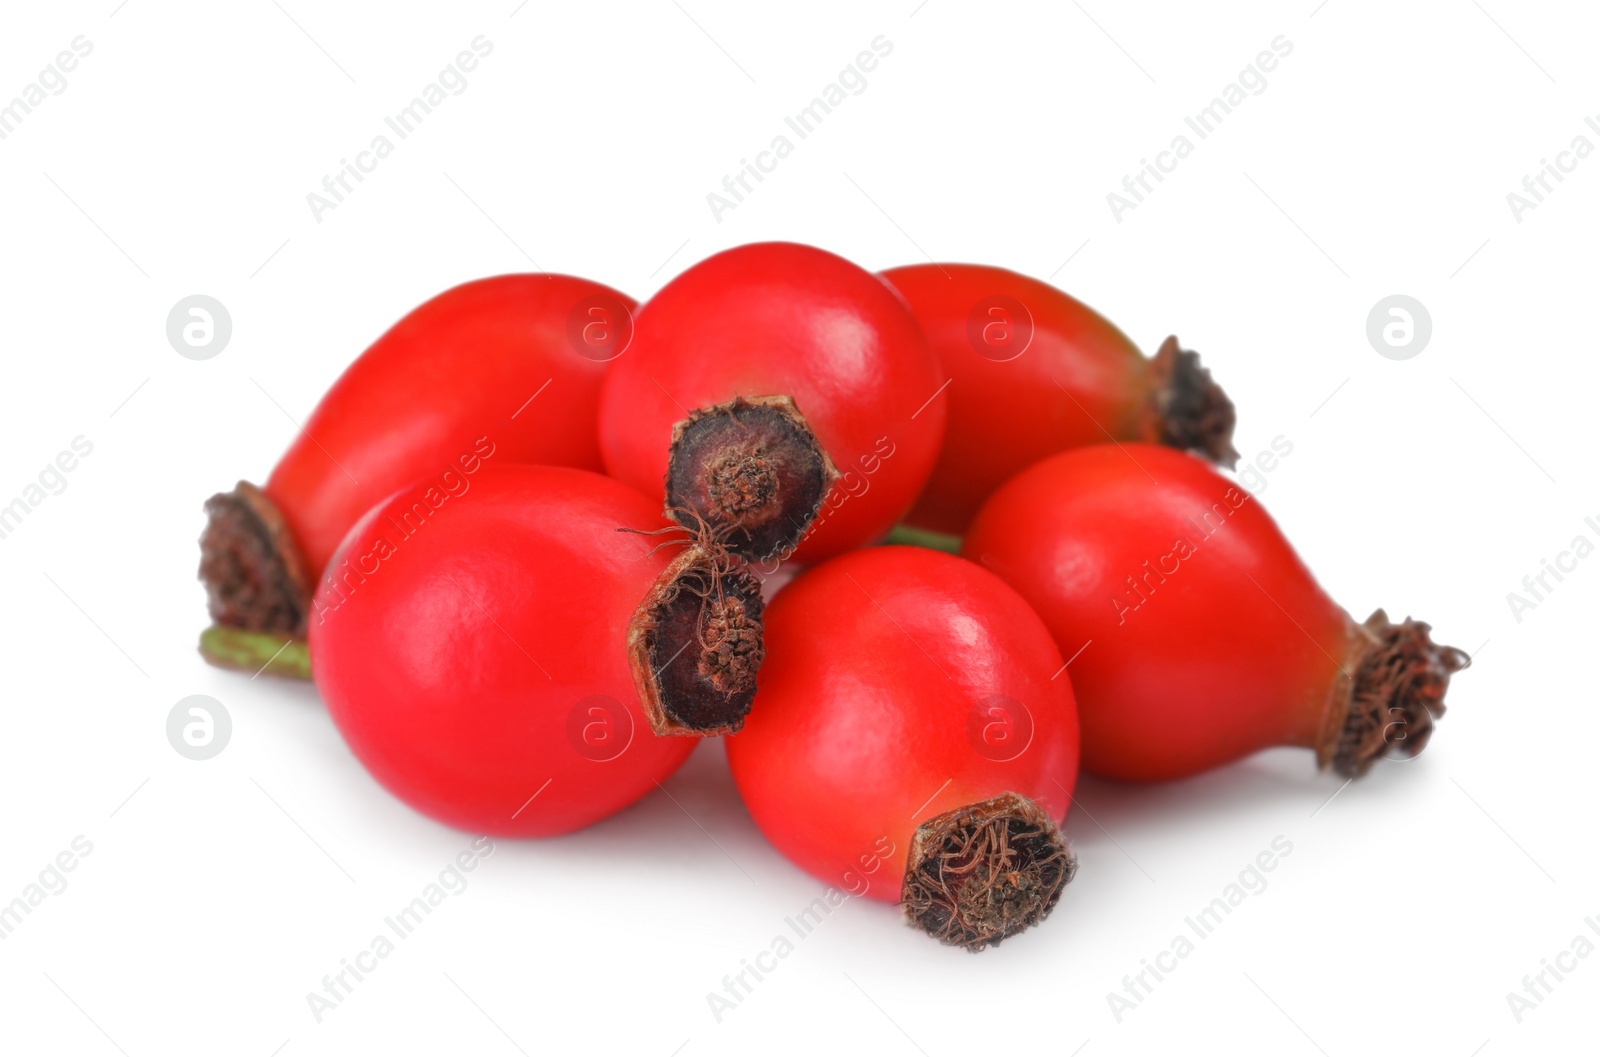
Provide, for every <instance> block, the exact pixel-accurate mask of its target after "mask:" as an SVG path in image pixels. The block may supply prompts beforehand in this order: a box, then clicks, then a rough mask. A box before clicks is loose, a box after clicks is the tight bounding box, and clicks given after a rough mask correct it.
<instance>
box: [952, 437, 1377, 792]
mask: <svg viewBox="0 0 1600 1057" xmlns="http://www.w3.org/2000/svg"><path fill="white" fill-rule="evenodd" d="M1218 504H1221V505H1222V506H1223V507H1224V508H1226V509H1227V510H1229V511H1231V513H1228V514H1227V515H1226V516H1224V515H1223V514H1220V513H1217V512H1216V509H1215V508H1216V506H1217V505H1218ZM1208 512H1209V515H1210V516H1209V518H1207V517H1206V515H1207V514H1208ZM1188 519H1193V521H1190V520H1188ZM1196 525H1201V526H1205V527H1208V528H1210V529H1211V532H1212V534H1211V535H1209V536H1207V535H1204V534H1203V533H1202V531H1201V530H1200V529H1199V528H1197V527H1196ZM1217 526H1220V527H1217ZM1180 539H1184V540H1187V541H1188V542H1189V544H1190V548H1191V550H1192V553H1189V554H1188V556H1187V557H1181V556H1180V551H1181V550H1182V548H1179V547H1176V546H1175V544H1176V543H1177V541H1178V540H1180ZM962 552H963V553H964V554H965V555H966V556H967V557H969V558H971V559H973V560H974V561H977V562H980V563H981V564H983V565H984V566H985V567H987V568H989V569H992V570H994V571H995V572H996V573H998V574H999V575H1000V576H1001V577H1002V578H1004V579H1005V580H1006V581H1007V582H1008V583H1010V584H1011V585H1012V586H1014V587H1015V588H1016V589H1017V590H1018V591H1020V592H1021V593H1022V594H1023V596H1024V597H1026V598H1027V599H1028V601H1029V602H1030V603H1032V605H1033V608H1034V609H1035V610H1037V611H1038V613H1039V615H1040V616H1041V617H1043V618H1044V622H1045V623H1046V624H1047V625H1048V626H1049V628H1050V631H1051V633H1052V634H1054V635H1055V637H1056V643H1057V645H1059V646H1060V647H1061V652H1062V653H1063V655H1065V656H1067V657H1073V656H1074V655H1076V657H1075V659H1074V660H1073V661H1072V664H1071V667H1070V669H1069V670H1070V671H1071V673H1072V682H1073V687H1074V689H1075V690H1076V691H1077V694H1078V713H1079V717H1080V719H1081V720H1082V724H1083V764H1084V768H1085V769H1086V770H1088V771H1091V772H1093V773H1095V774H1099V775H1103V776H1105V777H1109V778H1122V779H1133V780H1140V781H1158V780H1164V779H1170V778H1182V777H1185V776H1187V775H1192V774H1197V773H1199V772H1202V771H1207V770H1210V769H1211V768H1213V767H1218V766H1220V765H1222V764H1225V763H1228V762H1229V761H1232V760H1236V759H1239V758H1240V757H1243V756H1247V755H1249V754H1250V753H1253V752H1256V751H1257V750H1259V749H1264V748H1268V747H1271V746H1275V745H1298V746H1306V747H1313V746H1315V744H1316V742H1317V740H1318V736H1319V734H1320V732H1321V730H1322V724H1323V722H1324V719H1325V717H1326V716H1327V712H1328V709H1329V708H1330V706H1331V705H1332V703H1333V700H1334V694H1335V691H1336V686H1337V683H1338V682H1339V680H1340V679H1341V676H1340V671H1339V667H1338V666H1339V665H1343V664H1345V663H1346V661H1347V658H1348V656H1349V652H1350V650H1351V649H1352V647H1353V644H1354V641H1355V640H1354V638H1353V636H1354V634H1355V631H1354V628H1353V626H1352V623H1351V621H1350V618H1349V616H1348V615H1347V614H1346V613H1345V611H1344V610H1343V609H1341V608H1339V606H1338V605H1336V604H1334V602H1333V601H1332V600H1331V599H1329V598H1328V596H1327V595H1326V594H1324V593H1323V591H1322V589H1321V588H1320V587H1318V586H1317V583H1316V581H1315V580H1313V579H1312V577H1311V573H1310V572H1309V571H1308V570H1307V569H1306V567H1305V565H1304V564H1303V563H1302V562H1301V561H1300V559H1299V557H1298V556H1297V555H1296V554H1295V552H1294V550H1293V548H1291V547H1290V546H1289V543H1288V541H1287V540H1285V539H1284V537H1283V534H1282V533H1281V532H1280V531H1279V529H1278V526H1277V525H1276V524H1275V523H1274V522H1273V520H1272V518H1271V517H1269V516H1268V515H1267V512H1266V511H1265V510H1264V509H1262V507H1261V504H1260V503H1259V502H1257V501H1256V500H1255V499H1253V498H1249V496H1248V493H1246V492H1245V491H1244V490H1243V489H1241V488H1240V487H1239V485H1238V484H1237V483H1236V482H1234V481H1232V480H1230V479H1228V478H1226V477H1224V476H1223V475H1221V474H1219V473H1217V472H1216V471H1215V470H1213V469H1211V467H1210V466H1208V465H1207V464H1206V463H1204V462H1202V461H1201V460H1200V459H1198V458H1196V457H1194V456H1191V455H1185V454H1183V453H1182V452H1178V451H1174V450H1172V449H1170V448H1163V447H1159V446H1155V445H1147V444H1125V445H1122V446H1121V447H1120V448H1119V447H1116V446H1113V445H1109V444H1107V445H1100V446H1097V447H1093V448H1082V449H1079V450H1077V451H1071V452H1066V453H1063V454H1061V455H1057V456H1054V457H1052V458H1050V459H1047V460H1045V461H1044V462H1041V463H1039V464H1037V465H1035V466H1033V467H1030V468H1029V469H1028V470H1025V471H1024V472H1023V473H1021V474H1018V475H1017V476H1016V477H1014V478H1012V479H1011V480H1010V481H1008V482H1007V483H1006V484H1005V485H1004V486H1003V487H1002V488H1001V489H1000V490H999V491H997V492H996V493H995V494H994V496H993V497H992V498H991V499H990V500H989V501H988V503H986V504H984V507H983V509H982V510H981V511H980V512H979V514H978V517H977V518H976V520H974V521H973V523H972V529H971V531H970V532H969V533H968V534H967V537H966V539H965V541H964V543H963V547H962ZM1147 560H1148V561H1149V562H1150V569H1152V570H1154V572H1149V571H1147V570H1146V567H1145V565H1144V563H1145V562H1146V561H1147ZM1174 566H1175V567H1176V568H1175V571H1171V572H1167V571H1168V570H1173V569H1174ZM1164 573H1165V574H1166V575H1165V581H1164V582H1163V581H1162V579H1160V577H1161V576H1162V575H1163V574H1164ZM1130 576H1131V577H1135V578H1136V580H1137V581H1138V582H1139V583H1140V584H1141V585H1142V591H1143V593H1144V595H1145V598H1144V600H1143V601H1142V602H1141V601H1140V595H1139V594H1135V593H1133V590H1132V589H1131V588H1130V587H1129V586H1128V584H1127V582H1126V580H1127V578H1128V577H1130ZM1252 581H1254V582H1252ZM1114 599H1119V600H1121V602H1120V605H1119V604H1118V602H1116V601H1113V600H1114ZM1135 603H1139V604H1138V606H1137V608H1131V609H1129V610H1124V609H1122V608H1121V607H1122V606H1127V607H1132V606H1134V604H1135ZM1085 643H1088V645H1087V646H1085ZM1080 649H1081V650H1082V653H1079V652H1078V651H1079V650H1080Z"/></svg>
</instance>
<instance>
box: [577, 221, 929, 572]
mask: <svg viewBox="0 0 1600 1057" xmlns="http://www.w3.org/2000/svg"><path fill="white" fill-rule="evenodd" d="M943 381H944V378H943V376H942V374H941V373H940V370H939V365H938V361H937V360H936V359H935V357H934V355H933V353H932V352H930V351H929V349H928V347H927V344H926V343H925V342H924V341H923V339H922V334H921V332H920V331H919V330H918V329H917V325H916V322H915V321H914V320H912V318H911V316H910V314H909V313H908V312H907V311H906V308H905V306H904V304H902V303H901V301H900V299H899V298H898V297H896V296H895V294H894V292H893V291H892V290H890V289H889V288H888V287H887V286H886V285H884V283H883V282H882V281H880V280H879V279H877V278H876V277H875V276H873V275H871V274H870V273H868V272H865V271H862V270H861V269H860V268H858V267H856V266H855V265H854V264H851V263H850V262H849V261H846V260H844V259H843V258H841V257H836V256H834V255H833V254H831V253H825V252H823V251H822V250H818V249H813V248H811V247H809V246H799V245H794V244H792V243H781V242H772V243H761V244H756V245H750V246H741V247H739V248H737V249H732V250H728V251H726V252H724V253H719V254H717V255H716V256H714V257H711V258H709V259H707V260H704V261H701V262H700V263H699V264H697V265H695V266H694V267H692V268H690V269H689V270H688V271H686V272H684V273H683V274H682V275H680V276H678V277H677V278H676V279H674V280H672V282H670V283H668V284H667V285H666V286H665V287H663V288H662V290H661V291H660V292H659V293H657V294H656V296H655V297H653V298H651V299H650V301H649V302H648V303H647V304H646V305H645V306H644V307H643V308H642V309H640V311H639V317H638V320H637V324H636V328H635V334H634V339H633V344H632V346H631V347H630V348H629V350H628V354H627V355H626V356H624V357H623V358H622V359H621V360H619V361H618V362H617V364H616V367H615V368H614V369H613V370H612V372H611V375H610V377H609V378H608V379H607V381H606V385H605V389H604V392H603V394H602V397H601V404H600V443H601V448H602V450H603V452H604V455H605V462H606V468H607V470H608V471H609V472H610V473H611V474H612V476H614V477H616V478H618V479H619V480H622V481H626V482H627V483H628V484H631V485H632V486H634V487H635V488H637V489H639V490H640V491H642V492H644V493H645V494H647V495H650V496H659V497H661V498H662V499H663V502H664V505H665V508H666V510H667V514H668V516H669V517H671V518H673V519H674V520H676V521H678V522H679V523H680V524H683V525H685V526H686V527H690V528H693V529H695V530H696V531H699V529H700V527H701V526H702V525H703V526H704V527H705V528H706V529H707V530H709V532H710V533H711V534H712V535H713V537H714V538H715V539H717V540H718V541H720V542H723V543H725V544H726V545H727V547H728V548H729V549H730V550H732V551H734V552H736V553H738V554H739V555H741V556H742V557H744V558H746V559H750V560H767V559H773V558H779V559H782V558H788V557H790V556H791V555H792V556H793V557H795V558H796V560H798V561H801V562H809V561H815V560H819V559H821V558H823V557H826V556H828V555H830V554H835V553H838V552H840V551H843V550H848V549H849V548H851V547H855V546H859V545H861V544H863V543H867V542H870V541H872V540H873V539H876V538H878V537H879V536H882V535H883V534H884V533H886V532H887V531H888V530H889V528H890V527H891V526H892V525H893V524H894V522H895V520H896V519H897V518H899V517H900V515H901V514H902V513H904V512H905V510H906V508H907V507H909V506H910V505H911V503H912V501H913V500H914V499H915V498H916V495H917V492H918V491H919V490H920V489H921V487H922V485H923V482H924V481H925V480H926V479H927V475H928V471H929V469H930V468H931V467H932V466H933V461H934V458H935V457H936V455H937V454H938V447H939V439H940V437H941V435H942V434H943V431H944V396H943V394H942V393H941V392H940V387H941V385H942V384H943ZM813 522H815V523H813Z"/></svg>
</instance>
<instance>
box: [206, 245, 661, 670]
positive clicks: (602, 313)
mask: <svg viewBox="0 0 1600 1057" xmlns="http://www.w3.org/2000/svg"><path fill="white" fill-rule="evenodd" d="M633 307H634V303H633V301H632V300H630V299H629V298H628V297H626V296H624V295H623V294H619V293H617V292H616V291H615V290H612V289H610V288H609V287H605V286H602V285H600V284H599V283H593V282H590V281H588V280H586V279H576V278H572V277H570V276H565V275H542V274H531V275H502V276H497V277H494V278H491V279H480V280H477V281H475V282H470V283H466V284H463V285H461V286H457V287H455V288H453V289H451V290H447V291H445V292H444V293H442V294H440V295H439V296H437V297H435V298H433V299H432V300H430V301H427V302H425V303H424V304H422V305H420V306H419V307H417V308H416V309H414V310H412V311H411V312H410V313H409V314H407V315H406V316H405V318H403V319H401V320H400V322H398V323H396V324H395V325H394V326H393V327H391V328H390V329H389V331H388V332H387V333H385V334H384V335H383V336H382V337H381V338H379V339H378V340H377V341H376V342H374V343H373V344H372V346H371V347H370V348H368V349H367V350H366V352H364V353H362V354H361V356H360V357H358V358H357V359H356V360H355V362H354V363H352V364H351V365H350V366H349V367H348V368H347V369H346V370H345V372H344V374H342V375H341V376H340V377H339V380H338V381H337V382H335V383H334V385H333V388H331V389H330V390H328V393H327V395H326V396H324V397H323V398H322V401H321V402H320V403H319V404H318V405H317V407H316V410H315V411H313V412H312V413H311V417H310V418H308V419H307V420H306V422H305V426H304V428H303V429H301V430H300V433H299V436H298V437H297V438H296V440H295V442H294V443H293V444H292V445H291V446H290V448H289V450H288V452H286V453H285V454H284V456H283V458H282V459H281V460H280V461H279V463H278V465H277V466H276V467H275V468H274V469H273V471H272V474H271V476H270V477H269V478H268V479H267V483H266V486H265V487H264V488H257V487H256V486H254V485H251V484H249V483H247V482H240V483H239V485H238V487H237V488H236V489H235V490H234V491H232V492H226V493H222V494H220V495H216V496H213V497H212V498H211V500H210V501H209V502H208V503H207V504H206V513H207V515H208V517H209V523H208V525H207V526H206V530H205V534H204V535H203V536H202V537H201V541H200V546H201V563H200V578H201V580H203V581H204V582H205V585H206V592H207V596H208V600H209V605H210V610H211V618H212V620H214V621H215V622H216V623H217V624H218V625H220V626H222V628H224V629H238V630H239V631H241V632H242V633H243V634H237V635H232V634H227V633H224V634H221V635H213V636H211V637H208V639H207V640H206V645H205V647H204V649H205V652H206V653H207V655H208V659H211V660H213V661H214V662H219V663H223V664H231V663H235V661H236V660H237V658H234V659H230V656H231V655H230V654H228V653H226V652H224V651H225V650H227V649H228V648H229V647H230V646H232V647H240V646H244V647H248V646H249V644H250V643H251V642H252V641H254V640H253V639H252V637H251V635H250V634H248V633H252V632H260V633H267V635H268V638H267V639H265V640H263V641H265V642H267V643H268V645H266V646H263V647H261V648H263V649H265V650H266V652H268V653H271V652H272V651H273V650H275V649H277V648H278V647H277V646H276V645H270V643H271V642H272V641H273V639H272V637H274V636H275V637H276V642H279V643H281V642H282V641H283V640H284V637H289V636H302V635H304V634H305V629H306V618H307V616H308V614H309V611H310V602H311V595H312V592H313V590H314V589H315V587H316V583H317V580H318V578H319V577H321V575H322V571H323V569H324V567H325V566H326V565H327V563H328V560H329V558H330V557H331V556H332V554H333V552H334V549H335V548H336V547H337V546H338V545H339V542H340V540H342V539H343V538H344V535H345V533H346V532H347V531H348V530H349V528H350V526H351V525H353V524H355V522H356V520H357V519H358V518H360V517H361V515H363V514H365V513H366V512H367V510H368V509H370V508H371V507H372V505H373V504H374V503H376V502H378V501H379V500H380V499H383V498H384V497H386V496H388V495H389V494H390V493H392V492H393V491H394V490H395V489H397V488H400V487H402V486H404V485H407V484H410V483H411V482H412V481H415V480H417V479H419V478H421V477H423V476H425V475H428V474H433V475H439V474H443V473H446V472H454V473H457V474H459V473H460V472H461V471H462V469H463V467H464V465H465V464H466V462H467V461H468V460H472V461H476V460H478V459H482V458H486V457H487V456H485V455H484V454H483V450H484V449H483V445H485V444H487V445H488V446H489V447H490V448H491V449H492V451H493V457H494V459H495V462H496V463H548V464H554V465H562V466H572V467H577V468H581V469H590V470H598V469H600V452H599V445H598V441H597V439H596V437H595V429H594V422H595V408H596V405H597V403H598V401H599V392H600V383H601V381H602V379H603V378H604V376H605V373H606V370H607V367H608V365H609V362H610V361H611V360H612V359H614V358H615V357H616V356H617V355H619V354H620V353H621V352H622V351H623V350H624V349H625V347H626V344H627V341H628V340H629V338H630V337H631V334H632V320H631V312H632V309H633ZM214 630H215V629H214ZM213 647H215V648H213ZM244 663H246V664H248V663H249V662H248V660H245V661H244ZM256 663H257V664H258V663H259V661H258V662H256Z"/></svg>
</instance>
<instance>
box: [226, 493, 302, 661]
mask: <svg viewBox="0 0 1600 1057" xmlns="http://www.w3.org/2000/svg"><path fill="white" fill-rule="evenodd" d="M206 518H207V520H206V527H205V531H204V532H203V533H202V534H201V536H200V580H201V582H203V583H204V584H205V586H206V602H207V605H208V607H209V608H210V611H211V619H212V620H213V621H215V622H216V623H217V624H219V625H221V626H223V627H227V628H238V629H241V630H244V631H259V632H272V633H277V634H280V635H285V636H293V637H304V635H305V633H306V617H307V615H308V614H309V613H310V610H311V579H310V577H308V576H307V575H306V569H305V561H304V559H303V558H301V556H300V548H299V547H298V546H297V545H296V544H295V541H294V537H293V535H292V534H291V533H290V531H289V526H288V524H287V523H286V522H285V521H284V519H283V515H282V514H281V513H279V512H278V508H277V507H276V506H275V505H273V502H272V500H270V499H268V498H267V497H266V495H265V494H264V493H263V492H262V491H261V490H260V489H259V488H257V487H256V486H255V485H253V484H250V483H249V482H248V481H240V482H239V484H238V487H236V488H235V489H234V490H233V491H231V492H219V493H218V494H216V495H214V496H212V497H211V498H210V499H208V500H207V501H206Z"/></svg>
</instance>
